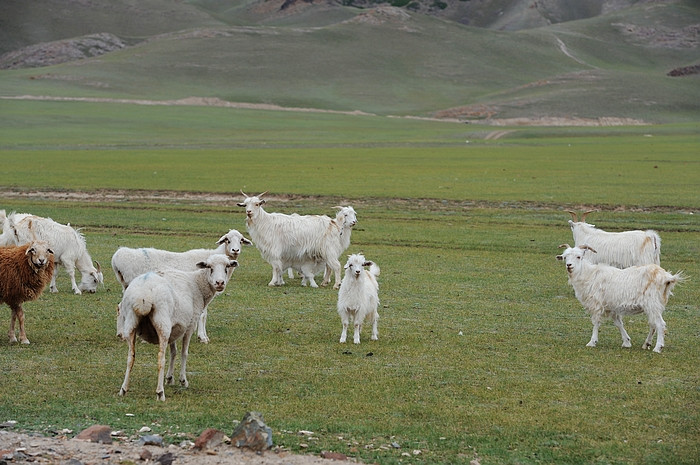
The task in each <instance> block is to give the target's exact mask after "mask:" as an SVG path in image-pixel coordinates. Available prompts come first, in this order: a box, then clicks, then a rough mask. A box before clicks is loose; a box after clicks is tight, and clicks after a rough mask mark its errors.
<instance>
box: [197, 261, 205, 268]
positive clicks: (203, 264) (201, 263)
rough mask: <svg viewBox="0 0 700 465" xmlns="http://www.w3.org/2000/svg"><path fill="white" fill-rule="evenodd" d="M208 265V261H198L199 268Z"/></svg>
mask: <svg viewBox="0 0 700 465" xmlns="http://www.w3.org/2000/svg"><path fill="white" fill-rule="evenodd" d="M206 267H207V263H206V262H199V263H197V268H206Z"/></svg>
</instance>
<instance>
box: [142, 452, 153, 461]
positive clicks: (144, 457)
mask: <svg viewBox="0 0 700 465" xmlns="http://www.w3.org/2000/svg"><path fill="white" fill-rule="evenodd" d="M151 458H153V454H152V453H151V451H150V450H148V449H144V450H142V451H141V454H140V455H139V459H141V460H151Z"/></svg>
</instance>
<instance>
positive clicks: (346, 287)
mask: <svg viewBox="0 0 700 465" xmlns="http://www.w3.org/2000/svg"><path fill="white" fill-rule="evenodd" d="M365 266H369V270H365V269H364V267H365ZM379 271H380V270H379V267H378V266H377V264H375V263H374V262H371V261H367V260H365V257H364V255H361V254H353V255H350V256H349V257H348V261H347V263H346V264H345V277H343V281H342V283H341V284H340V291H338V314H339V315H340V321H341V322H342V323H343V331H342V333H341V334H340V342H341V343H343V342H345V340H346V338H347V335H348V325H349V324H350V320H351V319H352V320H353V323H354V325H355V334H354V337H353V342H354V343H355V344H359V343H360V331H361V330H362V324H363V323H364V321H365V319H368V321H369V322H370V323H372V337H371V339H372V340H373V341H376V340H377V339H379V331H378V330H377V322H378V321H379V313H378V312H377V307H378V306H379V284H378V283H377V276H379Z"/></svg>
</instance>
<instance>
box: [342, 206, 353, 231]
mask: <svg viewBox="0 0 700 465" xmlns="http://www.w3.org/2000/svg"><path fill="white" fill-rule="evenodd" d="M338 216H340V217H342V219H343V225H344V227H346V228H352V227H353V226H355V225H356V224H357V214H356V213H355V209H354V208H352V207H342V208H341V209H340V211H339V212H338Z"/></svg>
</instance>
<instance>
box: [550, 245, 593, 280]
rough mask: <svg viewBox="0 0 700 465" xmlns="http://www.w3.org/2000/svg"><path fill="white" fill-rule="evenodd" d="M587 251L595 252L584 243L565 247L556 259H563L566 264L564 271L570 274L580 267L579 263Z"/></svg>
mask: <svg viewBox="0 0 700 465" xmlns="http://www.w3.org/2000/svg"><path fill="white" fill-rule="evenodd" d="M589 251H590V252H593V253H595V250H593V249H592V248H590V247H588V246H586V245H583V246H581V247H567V249H566V250H565V251H564V253H562V254H561V255H557V260H561V261H563V262H564V263H565V264H566V271H567V272H568V273H569V274H571V273H573V272H574V271H575V270H577V269H579V268H580V267H581V263H582V262H583V260H585V255H586V253H588V252H589Z"/></svg>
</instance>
